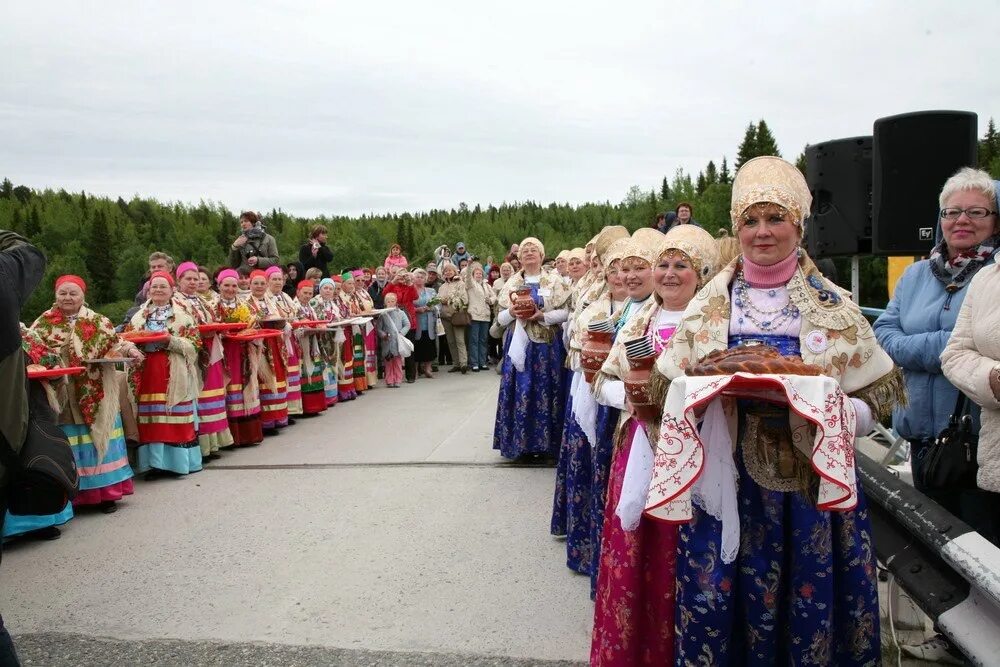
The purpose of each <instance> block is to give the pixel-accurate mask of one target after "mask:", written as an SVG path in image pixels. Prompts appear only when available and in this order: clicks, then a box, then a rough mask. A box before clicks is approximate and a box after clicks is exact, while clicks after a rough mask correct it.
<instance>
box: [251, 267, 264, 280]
mask: <svg viewBox="0 0 1000 667" xmlns="http://www.w3.org/2000/svg"><path fill="white" fill-rule="evenodd" d="M254 278H263V279H264V280H267V274H266V273H264V272H263V271H261V270H260V269H254V270H253V271H251V272H250V280H253V279H254Z"/></svg>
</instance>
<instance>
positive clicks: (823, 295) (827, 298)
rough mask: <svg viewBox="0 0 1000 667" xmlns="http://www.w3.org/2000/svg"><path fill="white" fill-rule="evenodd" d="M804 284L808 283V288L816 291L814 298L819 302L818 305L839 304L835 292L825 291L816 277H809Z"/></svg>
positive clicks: (821, 282) (838, 298) (838, 297)
mask: <svg viewBox="0 0 1000 667" xmlns="http://www.w3.org/2000/svg"><path fill="white" fill-rule="evenodd" d="M806 282H807V283H809V287H812V288H813V289H814V290H816V298H818V299H819V300H820V303H823V304H824V305H830V306H832V305H836V304H838V303H840V296H839V295H838V294H837V293H836V292H834V291H832V290H828V289H826V288H825V287H824V285H823V281H822V280H820V279H819V277H818V276H816V275H810V276H809V277H808V278H806Z"/></svg>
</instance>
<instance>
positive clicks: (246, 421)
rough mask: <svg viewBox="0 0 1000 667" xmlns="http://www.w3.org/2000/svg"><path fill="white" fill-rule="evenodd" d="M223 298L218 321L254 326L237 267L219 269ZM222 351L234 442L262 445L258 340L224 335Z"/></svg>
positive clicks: (216, 313) (235, 444) (227, 412)
mask: <svg viewBox="0 0 1000 667" xmlns="http://www.w3.org/2000/svg"><path fill="white" fill-rule="evenodd" d="M217 281H218V285H219V301H218V303H216V305H215V310H214V311H213V315H214V316H215V319H216V321H218V322H234V323H235V322H240V323H243V324H245V325H246V326H247V328H251V327H253V326H254V317H253V314H252V313H251V311H250V306H249V305H247V303H246V300H244V299H243V298H242V297H240V287H239V274H238V273H237V272H236V271H235V270H234V269H225V270H223V271H220V272H219V275H218V278H217ZM222 350H223V354H224V362H223V363H224V364H225V370H226V375H227V376H228V381H227V383H226V418H227V419H228V421H229V431H230V434H231V435H232V437H233V445H234V446H236V447H246V446H250V445H259V444H260V443H261V442H263V440H264V431H263V428H262V427H261V422H260V383H259V382H258V380H257V368H258V367H259V365H260V364H261V363H263V362H262V361H261V352H260V347H259V345H258V343H256V342H250V341H240V340H235V339H233V338H229V337H227V336H223V338H222Z"/></svg>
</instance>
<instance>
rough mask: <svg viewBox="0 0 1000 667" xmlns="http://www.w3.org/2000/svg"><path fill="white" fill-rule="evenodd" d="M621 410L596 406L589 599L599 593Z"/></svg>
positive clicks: (591, 466)
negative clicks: (606, 508) (605, 527)
mask: <svg viewBox="0 0 1000 667" xmlns="http://www.w3.org/2000/svg"><path fill="white" fill-rule="evenodd" d="M620 414H621V411H620V410H618V409H617V408H609V407H608V406H606V405H599V406H597V444H596V445H595V446H594V448H593V449H592V450H591V451H590V494H589V495H590V544H591V560H590V566H589V572H590V599H591V600H593V599H594V594H595V593H596V592H597V571H598V570H599V569H600V564H601V532H602V531H603V530H604V504H605V502H606V501H607V497H608V478H609V477H610V475H611V454H612V452H613V451H614V448H615V427H616V426H618V417H619V415H620Z"/></svg>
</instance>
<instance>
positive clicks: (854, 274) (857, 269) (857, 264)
mask: <svg viewBox="0 0 1000 667" xmlns="http://www.w3.org/2000/svg"><path fill="white" fill-rule="evenodd" d="M851 294H852V296H853V299H854V303H855V305H858V306H860V305H861V257H859V256H858V255H852V256H851Z"/></svg>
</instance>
